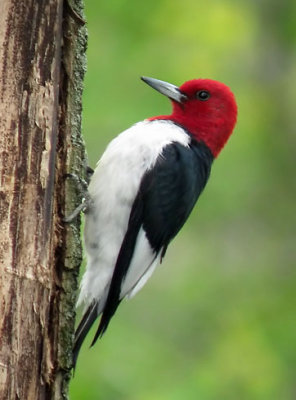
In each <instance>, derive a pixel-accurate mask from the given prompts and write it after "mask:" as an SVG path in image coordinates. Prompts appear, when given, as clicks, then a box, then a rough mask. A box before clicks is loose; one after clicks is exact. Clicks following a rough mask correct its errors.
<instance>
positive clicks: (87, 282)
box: [73, 77, 237, 363]
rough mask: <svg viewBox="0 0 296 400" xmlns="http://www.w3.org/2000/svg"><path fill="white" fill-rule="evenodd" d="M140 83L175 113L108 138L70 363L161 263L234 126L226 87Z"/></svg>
mask: <svg viewBox="0 0 296 400" xmlns="http://www.w3.org/2000/svg"><path fill="white" fill-rule="evenodd" d="M142 80H143V81H144V82H146V83H147V84H148V85H150V86H151V87H153V88H154V89H156V90H157V91H158V92H160V93H162V94H164V95H165V96H167V97H168V98H169V99H170V100H171V101H172V105H173V111H172V114H171V115H164V116H163V115H162V116H158V117H153V118H149V119H147V120H144V121H142V122H139V123H137V124H135V125H133V126H132V127H131V128H129V129H127V130H126V131H124V132H122V133H121V134H120V135H119V136H117V137H116V138H115V139H114V140H112V142H111V143H110V144H109V145H108V147H107V149H106V151H105V152H104V154H103V156H102V157H101V159H100V161H99V162H98V164H97V167H96V169H95V171H94V174H93V176H92V178H91V181H90V184H89V188H88V193H89V198H90V201H89V203H88V205H87V210H86V215H85V232H84V239H85V250H86V255H87V267H86V272H85V274H84V276H83V279H82V283H81V290H80V295H79V299H78V305H80V304H84V305H85V312H84V314H83V317H82V320H81V322H80V324H79V326H78V328H77V331H76V334H75V344H74V350H73V354H74V363H76V360H77V356H78V352H79V350H80V347H81V345H82V342H83V340H84V338H85V336H86V334H87V332H88V331H89V329H90V327H91V326H92V324H93V323H94V321H95V320H96V319H97V318H98V317H99V316H101V319H100V323H99V326H98V329H97V332H96V334H95V337H94V339H93V342H92V345H93V344H94V343H95V342H96V340H97V338H98V337H100V336H102V334H103V333H104V332H105V330H106V328H107V326H108V324H109V322H110V319H111V318H112V316H113V314H114V313H115V311H116V309H117V307H118V305H119V304H120V302H121V300H122V299H124V298H125V297H132V296H134V294H135V293H137V292H138V291H139V290H140V289H141V288H142V287H143V286H144V285H145V283H146V282H147V280H148V279H149V278H150V276H151V275H152V273H153V271H154V270H155V268H156V266H157V265H158V264H159V263H160V262H161V260H162V258H163V257H164V255H165V253H166V250H167V247H168V245H169V243H170V242H171V240H172V239H173V238H174V237H175V236H176V234H177V233H178V232H179V230H180V229H181V227H182V226H183V224H184V223H185V221H186V220H187V218H188V216H189V214H190V212H191V211H192V208H193V207H194V205H195V203H196V201H197V199H198V197H199V195H200V194H201V192H202V190H203V188H204V187H205V185H206V183H207V180H208V178H209V175H210V170H211V165H212V162H213V160H214V158H215V157H217V155H218V154H219V152H220V150H221V149H222V147H223V146H224V144H225V143H226V141H227V139H228V138H229V136H230V135H231V133H232V131H233V128H234V126H235V123H236V117H237V106H236V102H235V98H234V95H233V94H232V92H231V91H230V89H229V88H228V87H227V86H226V85H224V84H223V83H220V82H217V81H213V80H210V79H194V80H191V81H188V82H185V83H184V84H183V85H182V86H180V87H177V86H174V85H172V84H170V83H167V82H164V81H160V80H157V79H153V78H147V77H142Z"/></svg>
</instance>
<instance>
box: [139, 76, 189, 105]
mask: <svg viewBox="0 0 296 400" xmlns="http://www.w3.org/2000/svg"><path fill="white" fill-rule="evenodd" d="M141 79H142V81H144V82H145V83H147V85H149V86H151V87H153V89H156V90H157V91H158V92H160V93H162V94H164V95H165V96H167V97H169V98H170V99H172V100H175V101H177V102H178V103H182V102H183V101H185V100H187V96H186V95H185V94H184V93H182V92H181V91H180V89H179V88H178V86H175V85H172V84H171V83H168V82H164V81H160V80H159V79H154V78H148V77H147V76H142V77H141Z"/></svg>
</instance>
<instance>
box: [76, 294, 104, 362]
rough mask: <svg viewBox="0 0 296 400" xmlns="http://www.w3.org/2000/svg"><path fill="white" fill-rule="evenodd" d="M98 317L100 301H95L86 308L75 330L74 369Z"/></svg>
mask: <svg viewBox="0 0 296 400" xmlns="http://www.w3.org/2000/svg"><path fill="white" fill-rule="evenodd" d="M97 317H98V303H97V301H94V302H93V303H91V305H90V306H89V307H88V309H87V310H86V312H85V314H84V315H83V317H82V320H81V321H80V324H79V325H78V327H77V329H76V332H75V340H74V347H73V369H75V366H76V362H77V358H78V354H79V351H80V348H81V345H82V343H83V341H84V339H85V337H86V335H87V333H88V331H89V330H90V328H91V326H92V324H93V323H94V322H95V320H96V319H97Z"/></svg>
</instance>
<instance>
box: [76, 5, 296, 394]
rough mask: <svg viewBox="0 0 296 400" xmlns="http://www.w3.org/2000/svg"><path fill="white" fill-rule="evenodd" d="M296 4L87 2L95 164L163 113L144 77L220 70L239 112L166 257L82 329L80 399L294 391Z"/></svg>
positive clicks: (90, 142)
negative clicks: (115, 142) (101, 319)
mask: <svg viewBox="0 0 296 400" xmlns="http://www.w3.org/2000/svg"><path fill="white" fill-rule="evenodd" d="M293 12H294V15H295V4H294V3H293V2H288V1H283V2H278V1H275V0H273V1H270V2H267V1H261V2H255V1H250V2H243V1H235V0H225V1H223V2H221V1H220V0H212V1H211V2H201V1H195V0H184V1H182V2H177V1H171V0H150V1H149V2H134V1H127V0H110V1H108V2H102V1H99V2H97V1H95V0H86V15H87V19H88V29H89V50H88V73H87V76H86V87H85V94H84V116H83V126H84V137H85V141H86V145H87V148H88V154H89V159H90V165H91V166H92V167H94V166H95V162H96V161H97V160H98V158H99V156H100V155H101V154H102V152H103V150H104V147H105V146H106V144H107V143H108V142H109V141H110V140H111V139H112V138H113V137H114V136H115V135H117V134H118V133H119V132H121V131H122V130H124V129H125V128H127V127H129V126H130V125H131V124H132V123H134V122H136V121H139V120H141V119H144V118H146V117H149V116H152V115H156V114H159V113H163V114H165V113H168V112H169V110H170V105H169V103H168V101H167V100H166V99H165V98H164V97H162V96H160V95H158V94H157V93H156V92H154V91H153V90H151V89H150V88H148V87H147V86H146V85H144V84H143V83H142V82H141V81H140V80H139V76H140V75H147V76H152V77H155V78H159V79H163V80H167V81H170V82H172V83H174V84H181V83H183V81H185V80H188V79H192V78H197V77H207V78H213V79H218V80H221V81H223V82H225V83H226V84H228V85H229V86H230V87H231V88H232V90H233V91H234V93H235V94H236V97H237V100H238V104H239V119H238V124H237V128H236V130H235V132H234V134H233V137H232V138H231V139H230V141H229V143H228V144H227V146H226V148H225V149H224V150H223V151H222V154H221V156H220V157H219V159H218V160H217V161H216V162H215V165H214V167H213V172H212V177H211V179H210V182H209V184H208V187H207V188H206V190H205V192H204V194H203V195H202V197H201V199H200V201H199V203H198V206H197V207H196V209H195V211H194V213H193V215H192V216H191V218H190V221H189V222H188V224H187V225H186V226H185V227H184V228H183V230H182V232H181V233H180V234H179V236H178V237H177V238H176V240H175V241H174V243H173V244H172V245H171V246H170V248H169V250H168V254H167V257H166V259H165V260H164V262H163V265H162V267H161V268H159V270H158V271H157V272H156V273H155V274H154V276H153V277H152V278H151V280H150V281H149V283H148V284H147V286H146V287H145V288H144V289H143V290H142V292H141V293H140V294H138V295H137V296H136V298H135V299H133V300H132V301H131V302H128V303H127V302H123V303H122V305H121V306H120V309H119V311H118V313H117V314H116V316H115V317H114V319H113V320H112V322H111V325H110V327H109V329H108V331H107V333H106V335H105V336H104V337H103V339H102V340H101V341H99V342H98V343H97V344H96V346H95V347H94V348H92V349H91V350H89V349H88V348H87V343H90V342H91V337H88V338H87V343H86V345H85V346H84V347H83V349H82V351H81V355H80V358H79V360H78V365H77V370H76V374H75V378H74V380H73V381H72V387H71V399H72V400H83V399H88V400H100V399H102V400H113V399H114V400H179V399H186V400H191V399H192V400H195V399H201V400H221V399H227V400H232V399H233V400H236V399H243V400H244V399H246V400H253V399H254V400H257V399H258V400H265V399H266V400H270V399H285V400H292V399H294V398H295V373H296V371H295V369H296V367H295V366H296V348H295V337H296V324H295V317H294V313H295V311H294V308H295V300H296V295H295V284H296V271H295V264H296V263H295V261H296V257H295V225H296V216H295V192H296V190H295V189H296V188H295V176H294V175H295V173H294V171H295V145H296V136H295V117H294V114H295V83H296V72H295V71H296V69H295V65H296V62H295V61H296V60H295V51H294V47H293V45H295V37H296V35H295V24H294V19H292V14H293ZM92 334H94V330H93V331H92Z"/></svg>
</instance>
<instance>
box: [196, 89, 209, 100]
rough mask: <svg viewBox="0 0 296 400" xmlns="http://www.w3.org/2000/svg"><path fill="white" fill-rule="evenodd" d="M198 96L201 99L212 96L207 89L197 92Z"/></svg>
mask: <svg viewBox="0 0 296 400" xmlns="http://www.w3.org/2000/svg"><path fill="white" fill-rule="evenodd" d="M196 98H197V99H198V100H201V101H206V100H208V99H209V98H210V93H209V92H207V91H206V90H200V91H199V92H197V93H196Z"/></svg>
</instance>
